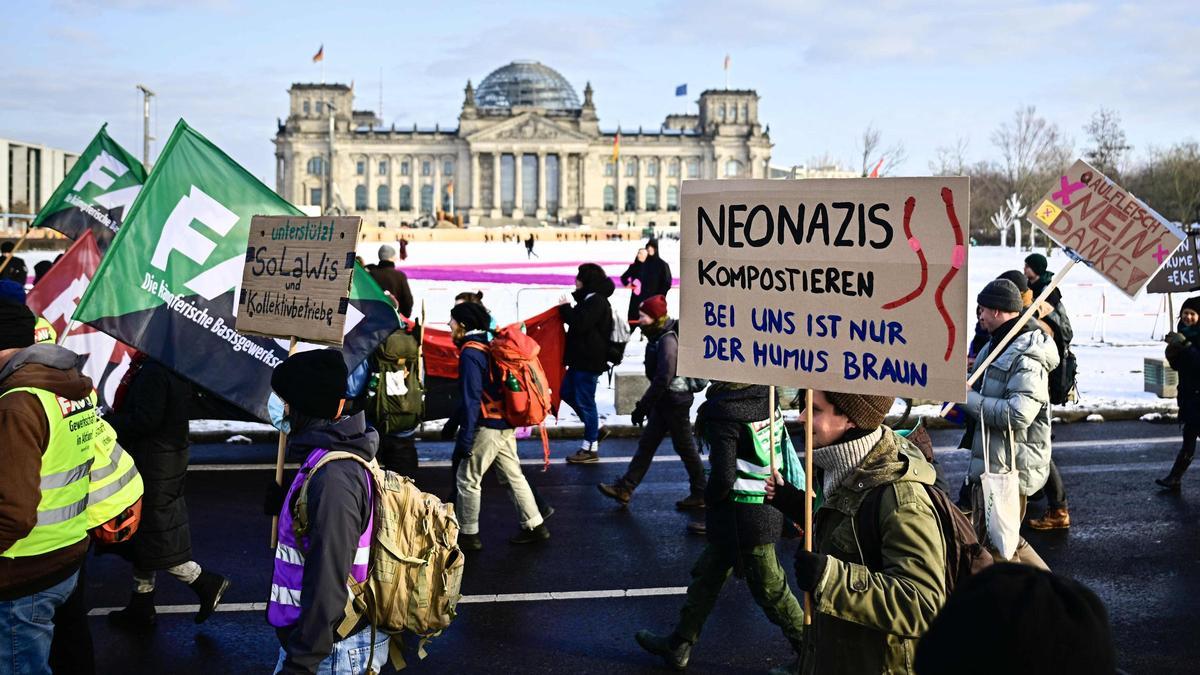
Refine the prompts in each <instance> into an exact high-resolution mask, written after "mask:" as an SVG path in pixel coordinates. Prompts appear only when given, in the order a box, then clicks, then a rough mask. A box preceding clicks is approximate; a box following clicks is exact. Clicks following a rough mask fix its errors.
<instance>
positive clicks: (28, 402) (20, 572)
mask: <svg viewBox="0 0 1200 675" xmlns="http://www.w3.org/2000/svg"><path fill="white" fill-rule="evenodd" d="M34 324H35V318H34V316H33V313H32V312H30V311H29V308H27V307H25V305H24V304H18V303H16V302H12V301H9V300H0V466H2V467H3V470H2V471H0V635H3V636H4V639H2V640H0V663H2V664H4V668H6V669H7V668H12V669H13V670H15V671H16V672H25V673H48V672H50V671H49V665H48V655H49V650H50V641H51V638H52V636H53V632H54V628H53V626H52V625H50V624H49V623H48V622H47V621H45V620H44V619H43V618H41V617H50V616H52V615H53V614H54V611H55V609H56V608H57V607H58V606H59V605H61V604H62V603H63V602H64V600H65V599H66V598H67V596H69V595H70V594H71V592H72V591H73V590H74V588H75V585H76V583H77V581H78V575H79V568H80V565H81V563H82V562H83V558H84V555H85V554H86V553H87V547H88V512H87V505H88V489H89V483H90V481H89V475H88V473H89V469H90V467H91V464H92V463H93V460H94V456H93V453H94V452H95V450H94V438H93V437H94V434H95V433H96V431H97V423H98V422H99V421H100V418H99V416H98V415H97V414H96V408H95V404H94V399H92V398H91V396H92V392H93V389H92V382H91V380H89V379H88V378H87V377H85V376H84V375H82V374H81V373H80V372H79V369H78V367H77V363H78V362H79V357H78V356H77V355H76V354H75V353H73V352H71V351H69V350H66V349H63V348H61V347H58V346H56V345H35V344H34V340H33V334H34Z"/></svg>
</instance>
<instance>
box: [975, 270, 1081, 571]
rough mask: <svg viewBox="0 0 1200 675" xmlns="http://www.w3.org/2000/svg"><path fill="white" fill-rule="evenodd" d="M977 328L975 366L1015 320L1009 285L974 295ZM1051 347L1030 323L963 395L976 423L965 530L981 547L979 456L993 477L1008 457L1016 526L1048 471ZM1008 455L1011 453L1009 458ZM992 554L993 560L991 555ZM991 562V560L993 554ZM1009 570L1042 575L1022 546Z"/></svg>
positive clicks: (1017, 299) (993, 285) (1014, 293)
mask: <svg viewBox="0 0 1200 675" xmlns="http://www.w3.org/2000/svg"><path fill="white" fill-rule="evenodd" d="M978 302H979V306H980V307H981V308H982V311H981V313H980V315H979V321H980V324H981V325H982V326H983V327H984V328H985V329H986V330H987V331H988V333H990V335H991V339H990V340H989V341H988V343H987V344H986V345H984V347H983V348H982V349H981V350H980V352H979V355H978V356H977V357H976V360H975V363H976V364H977V366H976V367H978V366H979V365H982V364H983V363H984V362H985V361H986V360H987V358H988V355H989V354H990V353H991V352H992V351H993V350H995V348H996V345H997V344H998V343H999V342H1000V340H1002V339H1003V338H1004V336H1005V335H1007V334H1008V332H1009V330H1011V329H1012V327H1013V326H1014V325H1016V323H1017V321H1018V319H1019V318H1020V314H1021V309H1022V303H1021V293H1020V291H1019V290H1018V289H1017V287H1016V285H1014V284H1013V283H1012V282H1011V281H1009V280H1007V279H997V280H995V281H992V282H990V283H989V284H988V285H987V286H985V287H984V288H983V290H982V291H981V292H980V293H979V298H978ZM1058 360H1059V358H1058V350H1057V348H1056V347H1055V346H1054V341H1053V340H1052V339H1050V338H1049V337H1047V336H1046V334H1045V333H1044V332H1043V331H1041V330H1039V328H1038V325H1037V322H1036V320H1030V321H1029V322H1028V323H1026V324H1025V325H1023V326H1021V328H1020V332H1019V333H1017V336H1016V337H1014V338H1013V339H1012V341H1011V342H1009V343H1008V345H1006V346H1005V347H1004V349H1003V351H1002V352H1000V355H999V356H998V357H996V359H995V360H994V361H993V362H992V363H991V364H989V365H988V366H987V369H986V370H985V371H984V373H983V375H982V376H981V377H980V378H979V379H978V380H977V381H976V382H975V384H974V386H972V388H971V390H970V391H969V392H968V393H967V403H966V405H965V406H964V408H965V410H966V412H967V414H968V415H969V416H970V417H971V419H972V421H973V422H974V423H975V433H974V438H973V441H972V443H971V464H970V469H969V477H970V482H971V502H972V505H973V508H972V522H974V523H975V525H976V530H977V531H978V532H979V534H980V541H985V537H986V535H987V527H986V524H985V523H984V515H983V508H982V504H983V497H982V488H981V487H980V481H979V477H980V475H981V474H982V473H983V453H984V451H985V448H986V451H987V452H989V453H990V456H989V457H988V462H989V463H990V465H991V468H992V471H994V472H995V471H1003V470H1006V469H1009V468H1011V467H1010V460H1011V458H1012V457H1013V455H1014V454H1015V456H1016V469H1017V472H1018V474H1019V476H1020V495H1021V518H1022V519H1024V517H1025V502H1026V499H1027V498H1028V497H1029V495H1032V494H1033V493H1035V492H1037V491H1038V490H1040V489H1042V486H1043V485H1045V484H1046V478H1047V476H1048V475H1049V471H1050V389H1049V380H1048V378H1049V375H1050V371H1052V370H1054V368H1055V367H1057V366H1058ZM1014 451H1015V452H1014ZM993 553H994V552H993ZM994 554H995V553H994ZM1014 562H1023V563H1026V564H1030V565H1034V566H1036V567H1042V568H1045V569H1049V568H1048V567H1047V566H1046V563H1045V562H1044V561H1043V560H1042V559H1041V557H1040V556H1038V554H1037V552H1035V551H1034V550H1033V547H1032V546H1030V545H1029V542H1027V541H1025V539H1024V538H1022V539H1021V541H1020V544H1019V545H1018V546H1017V551H1016V555H1015V560H1014Z"/></svg>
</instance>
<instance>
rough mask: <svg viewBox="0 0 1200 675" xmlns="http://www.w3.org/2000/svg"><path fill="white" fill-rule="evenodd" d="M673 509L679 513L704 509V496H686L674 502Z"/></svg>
mask: <svg viewBox="0 0 1200 675" xmlns="http://www.w3.org/2000/svg"><path fill="white" fill-rule="evenodd" d="M675 508H676V509H678V510H680V511H698V510H700V509H703V508H704V495H688V496H687V498H686V499H680V500H679V501H677V502H675Z"/></svg>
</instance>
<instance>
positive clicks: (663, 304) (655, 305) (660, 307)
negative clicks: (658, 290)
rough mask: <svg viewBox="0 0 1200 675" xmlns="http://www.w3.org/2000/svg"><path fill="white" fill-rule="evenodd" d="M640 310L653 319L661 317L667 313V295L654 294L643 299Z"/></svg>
mask: <svg viewBox="0 0 1200 675" xmlns="http://www.w3.org/2000/svg"><path fill="white" fill-rule="evenodd" d="M638 310H639V311H641V312H644V313H645V314H646V316H648V317H650V318H651V319H661V318H663V317H665V316H666V315H667V297H666V296H665V295H661V294H660V295H652V296H650V297H648V298H646V299H645V300H643V301H642V304H641V305H640V306H638Z"/></svg>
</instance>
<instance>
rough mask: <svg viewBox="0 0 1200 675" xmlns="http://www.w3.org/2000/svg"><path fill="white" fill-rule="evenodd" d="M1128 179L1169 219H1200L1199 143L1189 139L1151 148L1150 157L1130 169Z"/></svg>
mask: <svg viewBox="0 0 1200 675" xmlns="http://www.w3.org/2000/svg"><path fill="white" fill-rule="evenodd" d="M1126 183H1127V184H1126V187H1128V188H1129V190H1130V191H1131V192H1133V193H1134V194H1136V195H1137V196H1138V197H1141V198H1142V199H1143V200H1145V202H1146V203H1147V204H1149V205H1150V207H1151V208H1153V209H1154V210H1156V211H1158V212H1159V213H1160V214H1162V215H1163V216H1164V217H1165V218H1167V219H1168V220H1174V221H1177V222H1181V223H1192V222H1196V221H1200V144H1197V143H1196V141H1187V142H1184V143H1177V144H1175V145H1173V146H1171V147H1170V148H1167V149H1166V150H1157V149H1155V150H1151V153H1150V158H1149V160H1148V161H1147V162H1146V163H1145V165H1144V166H1142V167H1141V168H1140V169H1138V170H1136V171H1132V172H1130V175H1129V177H1128V179H1127V181H1126Z"/></svg>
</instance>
